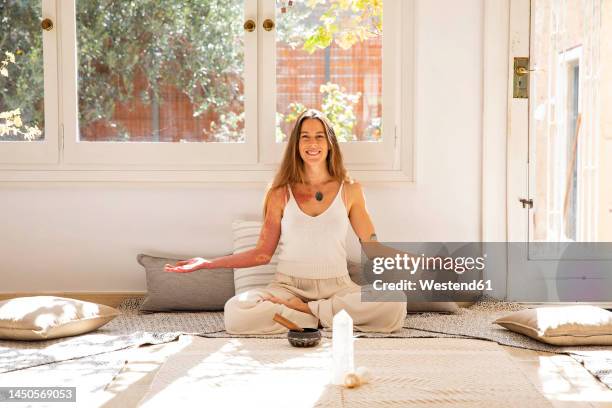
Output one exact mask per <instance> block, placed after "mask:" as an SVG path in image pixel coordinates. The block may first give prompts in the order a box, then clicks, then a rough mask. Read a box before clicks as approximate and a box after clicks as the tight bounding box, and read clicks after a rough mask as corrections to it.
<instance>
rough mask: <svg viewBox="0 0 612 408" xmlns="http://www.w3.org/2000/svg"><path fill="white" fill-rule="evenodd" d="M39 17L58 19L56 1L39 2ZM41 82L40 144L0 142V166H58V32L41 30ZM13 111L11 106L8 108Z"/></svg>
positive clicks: (33, 142) (34, 142)
mask: <svg viewBox="0 0 612 408" xmlns="http://www.w3.org/2000/svg"><path fill="white" fill-rule="evenodd" d="M41 7H42V18H43V19H45V18H48V19H51V21H54V22H55V21H56V20H57V10H56V7H55V0H42V1H41ZM41 33H42V45H43V78H44V79H43V82H44V89H43V92H44V94H45V97H44V102H43V109H44V113H43V115H44V129H43V135H44V140H43V141H32V142H30V141H3V142H0V146H1V147H0V163H8V164H37V163H46V164H52V163H59V156H58V155H59V123H58V120H59V108H58V104H57V98H58V86H59V84H58V81H57V76H58V46H57V41H58V38H57V29H56V28H53V29H52V30H49V31H46V30H42V29H41ZM11 109H13V107H11Z"/></svg>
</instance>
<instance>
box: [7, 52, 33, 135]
mask: <svg viewBox="0 0 612 408" xmlns="http://www.w3.org/2000/svg"><path fill="white" fill-rule="evenodd" d="M4 55H5V57H4V59H3V60H1V61H0V78H2V77H4V78H7V79H8V78H9V65H10V64H15V61H16V59H15V54H13V53H12V52H9V51H5V52H4ZM5 81H7V82H9V81H8V80H5ZM0 109H4V108H2V106H0ZM41 136H42V131H41V130H40V129H39V128H38V126H36V125H35V126H29V125H26V124H24V123H23V119H22V115H21V109H19V108H18V109H13V110H8V111H4V112H2V111H1V110H0V137H8V138H11V139H15V140H27V141H33V140H37V139H40V138H41Z"/></svg>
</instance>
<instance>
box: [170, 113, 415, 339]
mask: <svg viewBox="0 0 612 408" xmlns="http://www.w3.org/2000/svg"><path fill="white" fill-rule="evenodd" d="M263 219H264V223H263V226H262V229H261V233H260V237H259V241H258V243H257V246H256V248H254V249H252V250H250V251H246V252H242V253H238V254H233V255H228V256H224V257H221V258H216V259H213V260H206V259H202V258H193V259H190V260H187V261H180V262H178V263H177V264H176V266H171V265H166V267H165V270H166V271H167V272H193V271H195V270H198V269H205V268H220V267H226V268H244V267H249V266H254V265H261V264H266V263H268V262H270V259H271V258H272V255H273V254H274V252H275V250H276V247H277V245H278V243H279V240H280V241H281V244H282V251H281V253H280V254H279V256H278V259H279V262H278V267H277V273H276V275H275V278H274V280H273V281H272V282H271V283H270V284H269V285H268V286H267V287H265V288H262V289H254V290H249V291H247V292H245V293H241V294H238V295H236V296H234V297H233V298H231V299H230V300H228V301H227V303H226V304H225V327H226V330H227V332H228V333H232V334H273V333H282V332H284V331H286V330H287V329H286V328H284V327H283V326H281V325H280V324H278V323H277V322H275V321H274V320H272V317H273V316H274V314H275V313H279V314H281V315H282V316H284V317H286V318H287V319H289V320H291V321H293V322H295V323H297V324H298V325H300V326H302V327H313V328H316V327H318V326H319V325H322V326H323V327H331V325H332V319H333V317H334V315H335V314H336V313H338V312H339V311H340V310H342V309H345V310H346V311H347V312H348V314H349V315H350V316H351V317H352V318H353V323H354V326H355V329H357V330H361V331H376V332H392V331H395V330H398V329H400V328H401V327H402V324H403V322H404V318H405V315H406V303H405V302H361V288H360V287H359V286H358V285H357V284H355V283H354V282H352V281H351V279H350V277H349V274H348V270H347V261H346V248H345V241H346V233H347V230H348V225H349V223H350V225H351V226H352V227H353V230H354V231H355V233H356V234H357V236H358V237H359V241H360V242H362V243H364V242H373V241H376V234H375V232H374V226H373V224H372V221H371V220H370V216H369V215H368V212H367V210H366V205H365V198H364V195H363V191H362V189H361V185H360V184H359V183H357V182H355V181H353V180H351V178H350V177H349V176H348V174H347V171H346V169H345V167H344V164H343V161H342V154H341V152H340V147H339V145H338V141H337V139H336V135H335V133H334V130H333V128H332V125H331V123H330V122H329V120H328V119H327V118H326V117H325V116H324V115H323V114H322V113H321V112H319V111H317V110H314V109H310V110H307V111H305V112H304V113H302V114H301V115H300V117H299V118H298V119H297V120H296V123H295V126H294V128H293V131H292V132H291V136H290V138H289V142H288V144H287V149H286V150H285V154H284V158H283V161H282V163H281V166H280V169H279V171H278V172H277V174H276V176H275V178H274V180H273V183H272V185H271V186H270V188H269V189H268V192H267V194H266V199H265V201H264V209H263ZM281 231H282V234H281Z"/></svg>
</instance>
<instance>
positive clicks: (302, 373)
mask: <svg viewBox="0 0 612 408" xmlns="http://www.w3.org/2000/svg"><path fill="white" fill-rule="evenodd" d="M330 363H331V341H329V340H328V339H325V340H324V341H323V343H322V344H321V345H320V346H319V347H315V348H311V349H300V348H293V347H291V346H290V345H289V344H288V343H287V342H286V341H285V340H280V339H267V340H263V339H233V338H232V339H199V340H197V339H194V343H192V344H191V345H189V346H188V347H186V348H185V349H183V350H182V351H181V353H178V354H175V355H172V356H170V357H169V358H168V360H166V362H165V363H164V364H163V365H162V367H161V368H160V369H159V371H158V372H157V374H156V375H155V377H154V379H153V382H152V383H151V386H150V388H149V391H148V392H147V394H145V396H144V397H143V398H142V399H141V400H140V402H139V404H138V406H140V407H147V408H149V407H167V406H194V407H195V406H203V405H202V404H204V405H205V406H211V407H241V406H255V407H259V406H261V407H264V406H265V407H267V408H270V407H292V408H299V407H313V406H314V407H330V408H331V407H334V408H336V407H351V408H354V407H364V408H370V407H381V406H384V407H408V408H409V407H431V406H436V407H457V406H460V407H466V408H468V407H470V408H471V407H482V408H485V407H486V408H488V407H500V408H503V407H513V408H514V407H531V408H539V407H551V406H552V405H551V403H550V402H549V400H547V399H546V398H545V397H544V396H543V395H542V394H541V393H540V391H538V389H537V388H536V387H535V386H534V385H533V384H532V383H531V382H530V381H529V380H528V378H527V377H526V376H525V375H524V374H523V373H522V371H521V370H520V369H519V368H518V367H517V366H516V363H514V362H513V361H512V358H511V357H510V356H509V355H508V354H507V353H506V352H505V351H504V350H503V349H502V348H501V347H500V346H499V345H498V344H496V343H493V342H486V341H479V340H472V339H440V341H437V342H432V341H429V340H425V339H413V340H411V341H410V347H404V348H402V347H398V340H396V339H376V340H373V339H358V340H357V341H356V342H355V365H356V366H365V367H367V368H368V370H369V372H370V375H371V380H370V382H369V383H368V384H365V385H363V386H361V387H359V388H355V389H346V388H344V387H340V386H335V385H331V384H329V382H330V381H329V380H330V373H331V370H330Z"/></svg>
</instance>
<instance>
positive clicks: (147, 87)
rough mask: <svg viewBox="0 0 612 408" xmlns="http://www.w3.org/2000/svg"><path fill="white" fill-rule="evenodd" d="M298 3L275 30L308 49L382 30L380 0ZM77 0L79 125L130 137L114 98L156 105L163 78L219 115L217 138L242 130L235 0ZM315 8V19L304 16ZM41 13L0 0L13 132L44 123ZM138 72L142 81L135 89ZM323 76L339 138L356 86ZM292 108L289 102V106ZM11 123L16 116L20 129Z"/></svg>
mask: <svg viewBox="0 0 612 408" xmlns="http://www.w3.org/2000/svg"><path fill="white" fill-rule="evenodd" d="M296 3H302V2H301V1H300V2H296ZM302 4H304V3H302ZM305 4H306V6H303V7H301V8H300V7H297V4H296V6H294V7H292V8H291V10H290V12H289V13H287V14H286V15H285V16H284V17H283V19H284V20H285V23H280V24H279V30H278V36H279V39H280V40H281V41H286V42H287V43H288V44H290V45H292V46H295V47H297V46H302V47H303V49H305V50H307V51H308V52H314V51H315V50H316V49H320V48H325V47H328V46H330V45H331V43H332V42H333V41H336V42H337V43H338V45H339V46H341V47H343V48H349V47H351V46H352V45H354V44H355V43H357V42H358V41H363V40H364V39H367V38H370V37H371V36H375V35H380V33H381V32H382V0H305ZM76 5H77V7H76V12H77V17H76V19H77V41H78V43H77V46H78V97H79V100H78V107H79V109H78V111H79V121H80V126H81V128H84V127H87V126H89V125H91V124H93V123H94V122H96V121H99V120H101V121H103V122H105V123H107V124H108V125H109V126H111V127H113V128H115V129H117V131H118V133H119V134H120V135H123V138H124V139H128V138H129V135H128V132H127V131H126V129H124V128H123V127H122V126H121V123H119V122H117V121H115V120H114V113H115V110H116V108H117V103H122V104H124V105H123V106H125V107H126V108H128V109H129V108H131V107H133V101H134V98H138V99H139V100H140V101H141V102H142V103H144V104H145V105H149V104H151V103H153V102H155V103H158V104H160V105H163V103H164V102H165V101H164V94H163V92H161V90H162V85H163V86H164V87H166V86H171V87H174V88H176V89H177V90H179V91H180V92H182V93H184V94H185V95H187V96H188V98H189V100H190V101H191V102H192V104H193V106H194V116H199V115H202V114H203V113H211V112H212V113H213V114H215V115H216V117H218V120H216V121H215V122H214V123H211V127H210V131H211V132H214V135H215V137H216V138H217V140H219V141H235V140H239V139H240V138H241V137H242V131H241V124H242V123H243V122H244V113H240V114H237V113H235V112H242V109H243V104H244V97H243V94H242V89H241V83H242V73H243V65H244V53H243V45H242V36H243V29H242V20H243V2H242V1H236V0H180V1H179V0H172V1H158V0H79V1H77V2H76ZM297 10H299V11H297ZM313 13H315V14H314V15H315V17H316V18H317V21H319V22H320V24H318V25H317V24H312V22H311V21H310V19H311V18H312V16H313ZM41 18H42V16H41V7H40V3H39V2H37V1H19V0H0V25H1V26H2V27H3V30H2V31H1V32H0V50H7V52H9V53H10V54H11V55H14V57H15V64H13V63H12V62H10V63H9V62H5V61H3V64H4V65H2V68H1V71H2V72H4V73H6V74H7V75H10V76H11V80H10V81H9V80H5V78H7V75H2V76H0V112H4V113H3V116H2V117H1V118H0V119H1V120H3V121H4V122H3V123H4V125H5V127H4V129H5V131H4V133H0V136H2V135H4V136H6V135H7V134H8V131H6V129H8V127H7V126H8V125H7V124H8V123H9V122H10V124H11V125H10V126H12V129H13V130H11V132H12V134H13V135H21V136H22V137H24V138H35V137H37V133H36V132H34V130H35V129H40V128H42V123H43V119H44V117H43V114H44V111H43V101H44V100H43V94H44V87H43V79H44V78H43V69H42V67H43V61H42V35H41V31H40V26H39V22H40V20H41ZM5 27H8V29H5ZM5 55H8V54H5ZM10 64H13V65H14V66H15V67H16V68H15V67H11V65H10ZM137 78H144V82H145V83H144V90H143V91H142V92H140V93H139V94H138V95H136V94H135V84H136V79H137ZM330 86H331V85H329V84H328V85H324V86H322V88H321V92H323V93H324V94H325V96H324V106H323V110H324V111H325V112H326V114H328V115H329V116H330V119H332V121H334V123H338V125H337V126H339V128H338V131H337V133H338V136H339V138H340V139H341V140H351V139H352V137H353V136H352V135H351V133H347V132H352V128H353V126H354V123H355V115H354V112H353V106H354V105H355V104H356V100H355V98H358V96H355V95H349V94H344V93H343V92H342V91H341V90H340V89H339V88H337V89H336V88H333V87H330ZM299 108H301V107H300V105H299V104H298V103H294V104H292V106H291V112H295V111H297V110H299ZM292 115H293V113H289V114H288V116H286V117H282V118H281V119H279V120H288V118H291V117H292ZM281 116H282V115H281ZM338 121H339V122H338ZM0 123H2V122H0ZM24 123H25V124H27V126H25V125H23V124H24ZM17 125H21V127H19V131H18V132H17V130H15V129H16V128H18V126H17ZM39 132H40V131H39ZM38 136H40V134H38Z"/></svg>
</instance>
